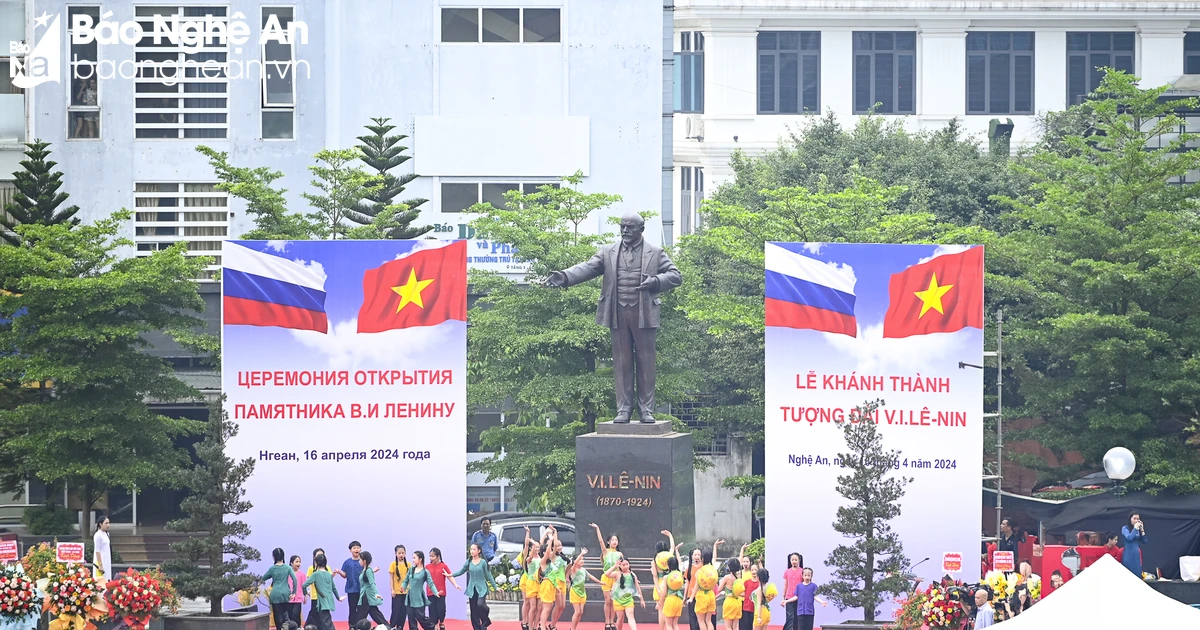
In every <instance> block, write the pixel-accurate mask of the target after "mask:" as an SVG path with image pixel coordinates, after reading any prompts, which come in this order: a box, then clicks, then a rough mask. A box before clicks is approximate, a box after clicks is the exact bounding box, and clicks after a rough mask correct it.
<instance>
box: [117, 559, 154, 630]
mask: <svg viewBox="0 0 1200 630" xmlns="http://www.w3.org/2000/svg"><path fill="white" fill-rule="evenodd" d="M162 588H163V587H162V583H161V582H159V581H158V580H157V579H155V578H154V577H152V576H150V575H147V574H144V573H138V572H137V571H134V570H133V569H129V570H128V571H126V572H125V573H121V574H118V575H117V576H116V579H114V580H110V581H109V582H108V584H107V588H106V589H105V593H104V599H105V601H106V602H108V608H109V610H110V611H111V614H112V616H113V617H119V618H120V619H121V620H122V621H124V622H125V625H127V626H129V627H130V628H131V629H132V630H148V628H149V626H150V620H151V619H154V618H156V617H158V615H159V609H161V608H162V605H163V598H162V594H161V592H162Z"/></svg>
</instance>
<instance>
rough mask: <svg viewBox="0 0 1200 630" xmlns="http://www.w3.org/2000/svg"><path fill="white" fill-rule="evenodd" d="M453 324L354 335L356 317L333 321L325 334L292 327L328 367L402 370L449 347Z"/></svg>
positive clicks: (303, 342) (451, 339)
mask: <svg viewBox="0 0 1200 630" xmlns="http://www.w3.org/2000/svg"><path fill="white" fill-rule="evenodd" d="M455 330H457V327H455V326H454V325H453V323H452V322H447V323H446V324H442V325H439V326H425V327H419V328H405V329H397V330H388V331H385V332H380V333H372V334H369V335H360V334H358V318H354V319H350V320H347V321H344V322H338V323H336V324H333V325H332V326H331V327H330V329H329V334H326V335H321V334H315V333H311V332H308V331H302V330H295V331H292V336H293V337H294V338H295V339H296V341H298V342H300V344H302V345H304V346H306V347H308V348H311V349H312V350H314V351H316V352H318V353H320V354H322V355H324V356H325V358H326V363H327V367H328V369H336V370H352V369H359V368H365V369H384V368H391V369H404V368H405V367H406V366H419V365H420V363H421V359H422V358H423V357H427V356H429V353H430V351H432V350H435V349H437V348H439V347H442V346H447V345H449V346H453V345H454V339H453V337H454V336H455V335H454V333H453V331H455Z"/></svg>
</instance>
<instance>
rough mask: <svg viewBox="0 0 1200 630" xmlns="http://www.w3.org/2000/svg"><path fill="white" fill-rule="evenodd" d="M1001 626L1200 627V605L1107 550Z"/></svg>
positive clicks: (1096, 629) (1092, 629)
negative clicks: (1151, 581)
mask: <svg viewBox="0 0 1200 630" xmlns="http://www.w3.org/2000/svg"><path fill="white" fill-rule="evenodd" d="M1043 579H1045V578H1043ZM997 627H1000V628H1004V630H1026V629H1028V630H1068V629H1072V628H1087V630H1129V629H1130V628H1144V629H1146V630H1158V629H1159V628H1164V629H1165V628H1200V610H1197V609H1195V608H1192V607H1191V606H1188V605H1187V604H1183V603H1180V602H1177V601H1175V600H1173V599H1171V598H1170V597H1167V596H1165V595H1161V594H1159V593H1158V591H1155V590H1154V589H1152V588H1150V587H1149V586H1148V585H1147V584H1146V583H1145V582H1143V581H1142V580H1141V579H1139V578H1138V577H1137V576H1135V575H1134V574H1133V573H1130V571H1129V569H1126V568H1125V567H1124V566H1122V565H1121V563H1120V562H1117V560H1116V559H1115V558H1113V557H1112V556H1108V555H1105V556H1102V557H1101V558H1100V559H1099V560H1097V561H1096V563H1095V564H1093V565H1092V566H1090V567H1088V568H1087V569H1085V570H1083V571H1081V572H1080V573H1079V575H1077V576H1075V578H1074V579H1072V580H1071V581H1069V582H1067V583H1066V584H1064V585H1063V586H1062V588H1060V589H1057V590H1055V591H1054V592H1053V593H1051V594H1050V595H1048V596H1046V597H1045V598H1044V599H1043V600H1042V601H1040V602H1038V603H1037V604H1036V605H1034V606H1033V607H1032V608H1029V609H1028V610H1026V611H1025V612H1024V613H1022V614H1021V615H1018V616H1017V617H1015V618H1013V619H1010V620H1008V621H1005V622H1003V623H1001V624H999V625H998V626H997Z"/></svg>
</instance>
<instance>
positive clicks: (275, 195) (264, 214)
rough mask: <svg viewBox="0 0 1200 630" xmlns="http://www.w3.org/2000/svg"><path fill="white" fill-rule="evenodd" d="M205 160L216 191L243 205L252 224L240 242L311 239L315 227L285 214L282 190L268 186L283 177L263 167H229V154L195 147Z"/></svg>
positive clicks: (286, 211)
mask: <svg viewBox="0 0 1200 630" xmlns="http://www.w3.org/2000/svg"><path fill="white" fill-rule="evenodd" d="M196 150H197V151H199V152H200V153H201V154H202V155H204V156H205V157H207V158H208V163H209V165H210V166H212V169H213V171H214V172H215V173H216V176H217V181H218V182H219V183H218V184H217V189H218V190H224V191H226V192H228V193H229V194H230V195H232V196H234V197H236V198H238V199H241V200H242V201H245V202H246V214H247V215H249V216H250V218H251V219H252V220H253V221H254V229H252V230H250V231H249V232H246V233H245V234H243V235H242V236H241V238H243V239H246V240H250V241H258V240H263V241H268V240H280V241H303V240H307V239H311V238H313V235H314V234H315V233H316V231H317V226H316V225H315V224H314V223H313V222H311V221H310V220H309V219H308V218H307V217H305V216H304V215H302V214H299V213H295V212H288V209H287V199H285V198H284V196H283V193H285V192H287V190H286V189H283V188H274V187H272V186H271V184H272V183H274V182H275V180H277V179H279V178H280V177H283V173H282V172H280V171H275V170H272V169H270V168H267V167H265V166H260V167H257V168H246V167H240V166H233V165H232V164H230V163H229V154H228V153H227V152H224V151H216V150H213V149H212V148H210V147H206V146H199V147H196Z"/></svg>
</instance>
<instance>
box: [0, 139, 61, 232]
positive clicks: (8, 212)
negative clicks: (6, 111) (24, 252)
mask: <svg viewBox="0 0 1200 630" xmlns="http://www.w3.org/2000/svg"><path fill="white" fill-rule="evenodd" d="M49 147H50V143H49V142H43V141H41V140H34V141H33V142H31V143H26V144H25V159H24V160H22V161H21V166H23V167H25V170H24V171H17V172H15V173H13V183H14V184H15V185H16V188H17V191H16V192H15V193H14V194H13V201H12V203H9V204H6V205H5V206H4V212H3V213H0V228H2V229H0V237H2V238H3V239H4V240H6V241H8V242H9V243H10V244H12V245H20V244H21V242H22V240H23V239H22V238H21V236H20V235H18V234H17V233H16V231H15V229H16V227H17V226H18V225H28V224H31V223H37V224H40V225H54V224H57V223H69V224H70V225H71V226H72V227H74V226H76V225H79V219H78V218H76V217H75V213H76V212H79V206H69V207H67V208H63V209H62V210H59V209H58V207H59V206H61V205H62V204H63V202H65V201H66V200H67V197H69V196H70V195H68V194H67V193H65V192H59V191H58V189H59V188H61V187H62V171H55V170H54V167H55V166H56V165H57V164H58V163H57V162H54V161H50V160H47V159H46V158H47V157H49V155H50V149H49Z"/></svg>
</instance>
